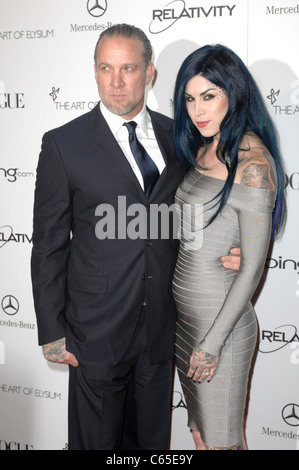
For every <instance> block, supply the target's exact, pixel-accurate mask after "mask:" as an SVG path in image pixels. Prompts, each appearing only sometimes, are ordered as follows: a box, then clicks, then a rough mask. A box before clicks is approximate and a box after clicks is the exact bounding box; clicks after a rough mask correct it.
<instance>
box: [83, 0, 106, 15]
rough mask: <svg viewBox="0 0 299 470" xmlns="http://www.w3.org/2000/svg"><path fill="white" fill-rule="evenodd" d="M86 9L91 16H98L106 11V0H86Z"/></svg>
mask: <svg viewBox="0 0 299 470" xmlns="http://www.w3.org/2000/svg"><path fill="white" fill-rule="evenodd" d="M87 10H88V13H89V14H90V15H91V16H95V17H96V18H99V17H100V16H103V15H104V13H106V10H107V0H88V2H87Z"/></svg>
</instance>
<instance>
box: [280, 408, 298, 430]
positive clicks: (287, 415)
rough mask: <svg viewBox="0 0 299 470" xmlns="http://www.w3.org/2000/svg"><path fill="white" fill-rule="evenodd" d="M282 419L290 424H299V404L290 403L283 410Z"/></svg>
mask: <svg viewBox="0 0 299 470" xmlns="http://www.w3.org/2000/svg"><path fill="white" fill-rule="evenodd" d="M281 414H282V419H283V420H284V422H285V423H287V424H288V425H289V426H299V405H296V403H290V404H289V405H286V406H285V407H284V409H283V410H282V413H281Z"/></svg>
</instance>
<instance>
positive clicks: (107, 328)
mask: <svg viewBox="0 0 299 470" xmlns="http://www.w3.org/2000/svg"><path fill="white" fill-rule="evenodd" d="M150 113H151V118H152V123H153V128H154V131H155V134H156V137H157V141H158V144H159V147H160V149H161V151H162V154H163V157H164V158H165V161H166V168H165V170H164V172H163V173H162V175H161V176H160V178H159V180H158V182H157V183H156V186H155V188H154V189H153V191H152V194H151V196H150V198H149V199H147V198H146V196H145V194H144V192H143V190H142V189H141V187H140V185H139V183H138V181H137V179H136V177H135V175H134V173H133V171H132V169H131V167H130V165H129V163H128V161H127V159H126V157H125V156H124V154H123V152H122V151H121V149H120V147H119V145H118V143H117V141H116V140H115V138H114V136H113V135H112V133H111V131H110V129H109V127H108V125H107V123H106V121H105V119H104V118H103V116H102V114H101V112H100V109H99V107H98V106H96V108H95V109H93V110H92V111H90V112H89V113H87V114H85V115H83V116H81V117H79V118H77V119H75V120H73V121H71V122H70V123H68V124H66V125H64V126H62V127H60V128H58V129H55V130H52V131H50V132H48V133H46V134H45V135H44V137H43V143H42V150H41V153H40V158H39V163H38V168H37V180H36V190H35V204H34V230H33V251H32V281H33V293H34V302H35V310H36V315H37V323H38V331H39V344H46V343H49V342H52V341H55V340H57V339H59V338H62V337H64V336H66V338H67V349H68V350H69V351H70V352H72V353H74V354H75V355H76V356H77V357H78V360H79V361H80V357H81V358H82V357H86V358H89V359H91V360H93V361H103V360H105V361H106V360H109V361H110V362H112V363H116V362H117V361H119V360H120V359H121V357H122V356H123V354H124V353H125V350H126V348H127V347H128V344H129V342H130V340H131V338H132V335H133V332H134V328H135V326H136V323H137V320H138V316H139V314H140V311H141V307H142V303H143V301H144V299H146V303H147V309H146V325H147V326H146V328H147V335H148V350H149V354H150V358H151V361H152V362H153V363H155V362H160V361H162V360H165V359H168V358H170V357H171V356H172V355H173V348H174V330H175V317H176V313H175V307H174V302H173V298H172V287H171V283H172V275H173V270H174V266H175V261H176V256H177V250H178V240H177V239H169V238H167V237H166V238H164V239H163V236H164V237H165V234H164V235H163V236H162V237H160V238H159V239H155V238H154V239H150V238H148V237H145V239H144V238H137V239H135V240H134V239H133V240H132V239H130V238H129V237H124V235H123V227H124V225H123V222H122V220H123V219H122V218H123V217H124V216H125V214H124V211H123V210H121V212H120V214H119V211H118V206H119V201H120V199H119V198H120V197H122V204H123V202H124V201H125V202H126V205H127V207H129V206H131V205H132V204H139V205H140V204H142V205H143V206H144V207H145V208H146V210H145V213H146V217H147V219H148V221H149V219H150V217H149V216H150V213H151V207H153V206H151V207H150V205H152V204H154V205H156V207H157V205H161V204H166V205H167V206H170V205H172V204H173V202H174V194H175V191H176V188H177V186H178V185H179V183H180V181H181V179H182V177H183V170H182V169H181V168H180V166H179V164H178V162H177V160H176V157H175V153H174V150H173V142H172V121H171V120H170V119H169V118H167V117H165V116H163V115H161V114H159V113H156V112H152V111H150ZM103 204H106V205H107V206H106V207H108V208H110V210H115V214H116V217H115V219H116V224H115V238H111V231H110V233H109V238H108V239H102V240H101V239H99V238H98V237H97V236H96V230H95V229H96V226H97V223H98V222H99V221H100V220H102V219H101V218H100V217H99V216H97V215H96V208H97V207H98V206H100V207H101V208H103V207H104V206H103ZM138 207H140V206H138ZM107 220H108V219H107ZM134 221H135V222H136V219H135V218H134V217H131V218H130V217H129V218H128V219H127V222H132V223H133V224H134V223H135V222H134ZM110 222H111V220H110ZM112 228H113V225H111V224H110V225H109V229H112ZM107 230H108V227H107ZM136 230H137V227H136ZM112 233H113V231H112ZM70 234H71V235H70Z"/></svg>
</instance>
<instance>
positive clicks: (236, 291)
mask: <svg viewBox="0 0 299 470" xmlns="http://www.w3.org/2000/svg"><path fill="white" fill-rule="evenodd" d="M223 185H224V181H223V180H220V179H216V178H213V177H210V176H208V175H205V174H202V173H200V172H199V171H198V170H196V169H195V168H192V169H191V170H190V171H189V173H188V174H187V175H186V177H185V178H184V180H183V182H182V183H181V185H180V187H179V188H178V190H177V194H176V204H177V208H178V209H179V212H180V218H181V221H182V222H181V241H180V251H179V256H178V260H177V265H176V269H175V274H174V279H173V292H174V298H175V301H176V305H177V311H178V318H177V333H176V365H177V370H178V374H179V378H180V381H181V385H182V389H183V392H184V396H185V400H186V404H187V408H188V426H189V427H190V428H191V429H194V430H197V431H200V433H201V436H202V439H203V441H204V443H205V444H206V445H208V446H214V447H232V446H234V445H237V444H238V443H240V442H242V439H243V431H242V427H243V414H244V407H245V399H246V393H247V381H248V373H249V369H250V364H251V360H252V356H253V352H254V349H255V345H256V339H257V322H256V315H255V312H254V310H253V307H252V305H251V303H250V299H251V297H252V295H253V293H254V291H255V289H256V287H257V284H258V282H259V280H260V278H261V275H262V273H263V269H264V265H265V259H266V255H267V251H268V246H269V240H270V235H271V228H272V211H273V208H274V204H275V198H276V192H275V191H271V190H268V189H260V188H255V187H249V186H245V185H243V184H233V187H232V190H231V193H230V195H229V198H228V201H227V203H226V205H225V207H224V209H223V210H222V212H221V214H219V215H218V216H217V218H216V219H215V220H214V221H213V222H212V223H211V224H210V225H208V226H207V223H208V221H209V220H210V217H211V216H212V215H213V213H214V212H215V211H216V207H215V200H214V201H212V202H211V200H212V199H213V198H214V197H215V196H216V195H217V194H218V193H219V191H220V190H221V189H222V187H223ZM202 219H203V220H202ZM202 224H203V225H202ZM202 226H203V227H204V229H203V230H202ZM232 247H241V254H242V261H241V267H240V270H239V272H236V271H232V270H228V269H225V268H224V267H223V266H222V263H221V261H220V258H221V256H223V255H225V254H228V253H229V250H230V249H231V248H232ZM198 344H200V346H201V347H202V349H204V350H205V351H206V352H208V353H210V354H213V355H215V356H220V363H219V366H218V369H217V371H216V374H215V376H214V378H213V379H212V380H211V382H210V383H208V382H206V381H205V382H203V383H196V382H193V381H192V380H191V379H189V378H187V377H186V374H187V371H188V369H189V366H188V362H189V360H190V356H191V354H192V351H193V348H194V347H195V346H196V345H198Z"/></svg>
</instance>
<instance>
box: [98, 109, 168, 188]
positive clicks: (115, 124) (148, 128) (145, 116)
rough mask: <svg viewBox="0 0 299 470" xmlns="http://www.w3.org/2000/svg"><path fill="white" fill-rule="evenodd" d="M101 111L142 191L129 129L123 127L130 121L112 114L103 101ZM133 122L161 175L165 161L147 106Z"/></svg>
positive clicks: (139, 138) (141, 179) (137, 134)
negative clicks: (130, 142)
mask: <svg viewBox="0 0 299 470" xmlns="http://www.w3.org/2000/svg"><path fill="white" fill-rule="evenodd" d="M100 109H101V112H102V114H103V116H104V118H105V120H106V121H107V124H108V126H109V128H110V130H111V132H112V134H113V135H114V137H115V139H116V140H117V142H118V144H119V145H120V147H121V149H122V151H123V153H124V154H125V156H126V158H127V160H128V162H129V163H130V165H131V167H132V170H133V171H134V173H135V175H136V178H137V179H138V181H139V183H140V185H141V187H142V189H144V185H143V178H142V174H141V172H140V170H139V167H138V165H137V163H136V160H135V158H134V156H133V154H132V152H131V148H130V144H129V133H128V129H127V128H126V127H124V126H123V124H124V123H125V122H129V121H126V120H125V119H123V118H122V117H120V116H118V115H117V114H113V113H111V111H109V110H108V109H107V108H106V106H104V104H103V103H102V101H100ZM132 121H135V122H136V123H137V127H136V136H137V138H138V140H139V141H140V143H141V144H142V145H143V147H144V148H145V149H146V151H147V153H148V154H149V156H150V157H151V158H152V160H153V161H154V162H155V164H156V165H157V168H158V170H159V173H160V174H161V173H162V171H163V170H164V168H165V161H164V158H163V156H162V153H161V151H160V148H159V146H158V144H157V140H156V136H155V133H154V129H153V125H152V121H151V117H150V115H149V113H148V112H147V110H146V107H145V105H144V106H143V109H142V110H141V111H140V113H139V114H138V115H137V116H135V117H134V119H132Z"/></svg>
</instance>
